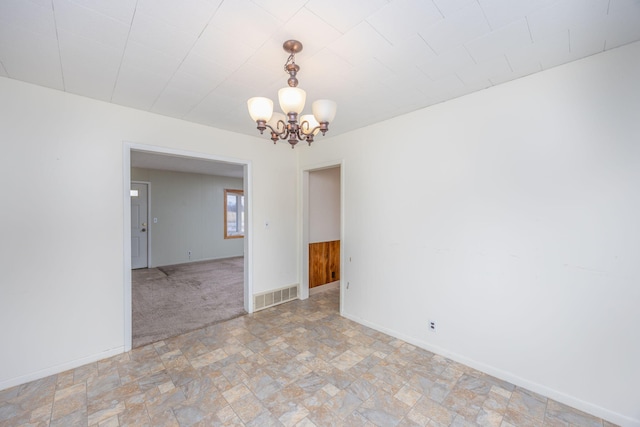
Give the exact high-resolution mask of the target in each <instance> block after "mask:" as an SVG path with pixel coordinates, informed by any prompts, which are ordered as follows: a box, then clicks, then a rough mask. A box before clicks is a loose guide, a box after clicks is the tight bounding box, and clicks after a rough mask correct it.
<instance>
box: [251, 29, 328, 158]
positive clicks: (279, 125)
mask: <svg viewBox="0 0 640 427" xmlns="http://www.w3.org/2000/svg"><path fill="white" fill-rule="evenodd" d="M282 48H283V49H284V50H285V52H287V53H289V58H288V59H287V62H286V63H285V64H284V71H285V72H287V73H288V74H289V79H288V80H287V83H288V84H289V86H288V87H284V88H282V89H280V90H279V91H278V102H279V103H280V108H281V109H282V111H283V113H284V114H283V113H278V112H274V111H273V101H272V100H270V99H269V98H263V97H255V98H251V99H249V100H248V101H247V106H248V108H249V115H250V116H251V118H252V119H253V120H254V121H255V122H256V124H257V125H258V126H257V127H258V130H259V131H260V134H262V133H263V132H264V130H265V129H267V128H269V130H270V131H271V140H272V141H273V143H274V144H275V143H276V142H278V140H287V141H288V142H289V144H291V148H294V147H295V146H296V144H297V143H298V141H306V142H308V143H309V145H311V143H312V142H313V137H314V136H315V135H317V134H318V132H322V135H324V134H325V133H326V132H327V131H328V130H329V122H331V121H333V119H334V118H335V116H336V103H335V102H333V101H330V100H328V99H319V100H317V101H315V102H314V103H313V104H312V105H311V111H312V112H313V114H304V115H302V116H300V120H299V121H298V115H299V114H300V113H301V112H302V109H303V108H304V103H305V100H306V98H307V93H306V92H305V91H304V90H302V89H299V88H298V79H297V78H296V74H298V71H300V67H299V66H298V65H297V64H296V62H295V54H296V53H299V52H300V51H302V43H300V42H299V41H297V40H287V41H286V42H284V44H283V45H282Z"/></svg>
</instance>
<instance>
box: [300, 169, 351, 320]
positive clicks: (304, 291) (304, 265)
mask: <svg viewBox="0 0 640 427" xmlns="http://www.w3.org/2000/svg"><path fill="white" fill-rule="evenodd" d="M336 167H339V168H340V314H341V315H342V314H343V306H344V295H345V289H346V285H345V283H347V281H346V280H345V278H346V277H348V271H345V268H344V267H345V259H346V257H345V251H344V248H345V240H344V239H345V206H344V202H345V198H344V195H345V179H344V177H345V161H344V159H342V160H338V161H330V162H325V163H319V164H313V165H309V166H305V167H303V168H302V169H301V170H300V177H299V179H300V182H301V184H302V185H300V194H299V210H300V213H301V217H302V221H301V225H300V227H301V230H300V249H301V250H300V251H299V253H300V259H299V262H298V265H300V278H299V283H300V299H301V300H304V299H307V298H309V173H310V172H314V171H319V170H323V169H331V168H336Z"/></svg>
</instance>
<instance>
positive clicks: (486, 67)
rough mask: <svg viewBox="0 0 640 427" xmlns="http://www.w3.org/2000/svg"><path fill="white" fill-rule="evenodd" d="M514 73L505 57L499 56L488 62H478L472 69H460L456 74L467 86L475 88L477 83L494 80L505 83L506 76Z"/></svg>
mask: <svg viewBox="0 0 640 427" xmlns="http://www.w3.org/2000/svg"><path fill="white" fill-rule="evenodd" d="M511 73H512V70H511V66H510V65H509V62H508V61H507V59H506V57H504V56H497V57H494V58H491V59H489V60H486V61H482V62H478V63H477V64H473V65H471V66H470V67H467V68H463V69H460V70H458V71H457V72H456V74H457V75H458V76H459V77H460V79H461V80H462V81H463V82H464V84H465V85H468V86H473V85H475V84H477V83H484V81H486V80H489V81H490V80H491V79H492V78H495V79H500V80H501V81H504V80H505V79H504V77H505V76H509V75H510V74H511Z"/></svg>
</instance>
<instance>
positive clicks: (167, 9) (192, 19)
mask: <svg viewBox="0 0 640 427" xmlns="http://www.w3.org/2000/svg"><path fill="white" fill-rule="evenodd" d="M220 3H222V0H180V3H179V7H176V2H175V0H138V4H137V7H136V15H137V14H139V13H142V14H144V15H146V16H149V17H152V18H153V19H156V20H158V21H161V22H163V23H165V24H167V25H170V26H171V27H173V28H174V29H176V30H178V31H180V32H182V33H185V34H189V35H191V36H195V37H197V36H199V35H200V33H201V32H202V30H203V29H204V27H205V26H206V25H207V23H208V22H209V20H210V19H211V17H212V16H213V14H214V13H215V12H216V10H217V9H218V7H219V6H220Z"/></svg>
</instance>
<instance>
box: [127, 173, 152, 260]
mask: <svg viewBox="0 0 640 427" xmlns="http://www.w3.org/2000/svg"><path fill="white" fill-rule="evenodd" d="M129 169H131V168H129ZM131 184H145V185H146V186H147V268H149V266H150V265H151V221H149V218H151V182H149V181H131V182H130V183H129V188H131ZM129 209H131V197H129ZM129 240H131V238H129Z"/></svg>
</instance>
